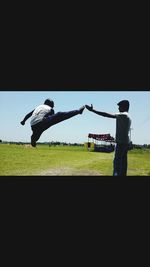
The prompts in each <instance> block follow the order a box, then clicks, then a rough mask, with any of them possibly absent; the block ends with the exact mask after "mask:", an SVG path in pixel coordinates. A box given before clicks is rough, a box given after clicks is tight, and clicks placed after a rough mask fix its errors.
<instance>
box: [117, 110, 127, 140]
mask: <svg viewBox="0 0 150 267" xmlns="http://www.w3.org/2000/svg"><path fill="white" fill-rule="evenodd" d="M115 115H116V143H119V144H128V143H129V142H130V138H129V132H130V127H131V118H130V117H129V114H128V112H119V113H116V114H115Z"/></svg>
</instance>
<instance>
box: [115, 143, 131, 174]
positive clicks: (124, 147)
mask: <svg viewBox="0 0 150 267" xmlns="http://www.w3.org/2000/svg"><path fill="white" fill-rule="evenodd" d="M127 153H128V144H117V145H116V148H115V157H114V161H113V165H114V166H113V167H114V170H113V176H126V175H127V167H128V166H127V165H128V164H127Z"/></svg>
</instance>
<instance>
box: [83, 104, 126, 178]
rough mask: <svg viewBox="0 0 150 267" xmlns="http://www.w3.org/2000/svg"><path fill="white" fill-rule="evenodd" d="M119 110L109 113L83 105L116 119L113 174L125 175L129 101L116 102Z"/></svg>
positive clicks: (101, 114)
mask: <svg viewBox="0 0 150 267" xmlns="http://www.w3.org/2000/svg"><path fill="white" fill-rule="evenodd" d="M117 105H118V106H119V112H118V113H116V114H110V113H106V112H101V111H97V110H95V109H93V105H92V104H91V106H88V105H85V107H86V108H87V109H88V110H89V111H92V112H94V113H96V114H97V115H100V116H103V117H107V118H113V119H116V138H115V139H116V140H115V141H116V147H115V156H114V161H113V176H126V175H127V167H128V166H127V153H128V147H129V143H130V138H129V132H130V127H131V118H130V117H129V114H128V110H129V105H130V104H129V101H128V100H122V101H120V102H119V103H118V104H117Z"/></svg>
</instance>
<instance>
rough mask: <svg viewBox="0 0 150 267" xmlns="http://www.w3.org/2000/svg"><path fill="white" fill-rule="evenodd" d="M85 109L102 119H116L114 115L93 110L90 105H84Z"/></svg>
mask: <svg viewBox="0 0 150 267" xmlns="http://www.w3.org/2000/svg"><path fill="white" fill-rule="evenodd" d="M85 107H86V108H87V109H88V110H89V111H92V112H94V113H96V114H97V115H100V116H103V117H107V118H113V119H115V118H116V115H115V114H111V113H107V112H102V111H98V110H95V109H93V105H92V104H91V106H88V105H85Z"/></svg>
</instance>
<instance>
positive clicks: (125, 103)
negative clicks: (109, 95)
mask: <svg viewBox="0 0 150 267" xmlns="http://www.w3.org/2000/svg"><path fill="white" fill-rule="evenodd" d="M117 105H118V106H119V111H120V112H124V111H128V110H129V106H130V103H129V101H128V100H122V101H120V102H119V103H117Z"/></svg>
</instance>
